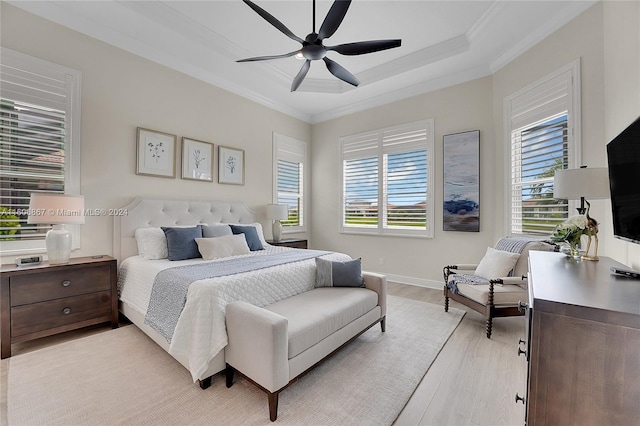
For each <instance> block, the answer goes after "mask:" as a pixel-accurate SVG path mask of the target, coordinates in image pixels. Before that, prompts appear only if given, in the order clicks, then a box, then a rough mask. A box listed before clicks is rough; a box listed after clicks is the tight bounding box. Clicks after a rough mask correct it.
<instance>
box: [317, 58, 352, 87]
mask: <svg viewBox="0 0 640 426" xmlns="http://www.w3.org/2000/svg"><path fill="white" fill-rule="evenodd" d="M322 60H323V61H324V63H325V64H327V69H328V70H329V72H330V73H331V74H333V75H335V76H336V77H338V78H339V79H340V80H342V81H346V82H347V83H349V84H352V85H354V86H358V84H360V81H359V80H358V79H357V78H356V76H355V75H353V74H351V73H350V72H349V71H347V70H346V69H345V68H343V67H342V66H341V65H339V64H338V63H337V62H335V61H332V60H331V59H329V58H327V57H326V56H325V57H324V58H322Z"/></svg>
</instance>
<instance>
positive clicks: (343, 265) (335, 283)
mask: <svg viewBox="0 0 640 426" xmlns="http://www.w3.org/2000/svg"><path fill="white" fill-rule="evenodd" d="M315 286H316V287H364V281H363V279H362V262H361V260H360V259H354V260H350V261H347V262H338V261H331V260H326V259H322V258H319V257H316V285H315Z"/></svg>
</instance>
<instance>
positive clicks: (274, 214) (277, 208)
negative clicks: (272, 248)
mask: <svg viewBox="0 0 640 426" xmlns="http://www.w3.org/2000/svg"><path fill="white" fill-rule="evenodd" d="M266 214H267V219H270V220H273V228H272V230H273V241H275V242H278V241H280V235H281V234H282V224H281V223H280V221H281V220H285V219H288V218H289V209H288V206H287V205H286V204H267V209H266Z"/></svg>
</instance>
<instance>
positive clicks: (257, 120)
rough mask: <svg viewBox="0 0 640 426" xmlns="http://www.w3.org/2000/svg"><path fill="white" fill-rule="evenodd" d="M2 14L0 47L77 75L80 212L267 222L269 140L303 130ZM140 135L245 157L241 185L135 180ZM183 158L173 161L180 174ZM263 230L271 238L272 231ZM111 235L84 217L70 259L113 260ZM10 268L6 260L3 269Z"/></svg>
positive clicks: (217, 92) (46, 26) (89, 41)
mask: <svg viewBox="0 0 640 426" xmlns="http://www.w3.org/2000/svg"><path fill="white" fill-rule="evenodd" d="M0 7H1V15H2V16H1V34H0V36H1V37H0V40H1V42H2V45H3V46H5V47H8V48H10V49H13V50H17V51H20V52H23V53H26V54H29V55H32V56H35V57H38V58H42V59H45V60H48V61H51V62H55V63H58V64H61V65H64V66H67V67H70V68H74V69H76V70H79V71H81V72H82V135H81V163H82V170H81V192H82V194H83V195H84V196H85V204H86V208H107V209H108V208H113V207H121V206H124V205H126V204H128V203H129V201H130V200H132V198H133V197H134V196H137V195H141V196H148V197H164V198H180V199H186V198H189V199H220V200H243V201H245V202H246V203H247V204H248V205H249V207H250V208H252V209H254V211H256V213H257V214H258V218H259V219H263V216H262V217H261V216H260V209H261V208H262V206H264V205H266V204H268V203H270V202H271V200H272V183H271V180H272V177H271V176H272V164H271V163H272V160H271V159H272V155H271V152H272V132H278V133H282V134H285V135H288V136H291V137H294V138H297V139H300V140H305V141H308V140H310V132H311V126H310V125H309V124H308V123H305V122H302V121H300V120H297V119H294V118H291V117H289V116H287V115H284V114H282V113H279V112H276V111H274V110H271V109H269V108H266V107H264V106H261V105H259V104H257V103H254V102H251V101H248V100H246V99H244V98H242V97H239V96H237V95H234V94H231V93H229V92H227V91H224V90H222V89H219V88H217V87H214V86H211V85H209V84H206V83H203V82H201V81H199V80H196V79H194V78H191V77H188V76H186V75H184V74H181V73H179V72H176V71H172V70H170V69H168V68H166V67H164V66H161V65H158V64H156V63H154V62H151V61H148V60H146V59H143V58H141V57H138V56H135V55H132V54H130V53H127V52H125V51H123V50H120V49H118V48H115V47H112V46H110V45H107V44H105V43H102V42H100V41H97V40H95V39H93V38H90V37H87V36H84V35H82V34H80V33H77V32H75V31H72V30H69V29H67V28H64V27H62V26H60V25H57V24H54V23H52V22H50V21H46V20H43V19H41V18H39V17H37V16H35V15H32V14H29V13H27V12H24V11H22V10H20V9H17V8H15V7H12V6H10V5H8V4H6V3H4V2H2V4H1V6H0ZM136 127H144V128H148V129H154V130H158V131H162V132H166V133H171V134H175V135H178V137H179V138H180V137H182V136H187V137H190V138H194V139H198V140H203V141H207V142H211V143H214V144H216V145H218V144H220V145H224V146H230V147H235V148H241V149H244V150H245V151H246V152H245V159H246V176H245V182H246V184H245V185H244V186H237V185H222V184H218V183H215V182H214V183H211V182H196V181H188V180H182V179H180V178H179V177H178V178H176V179H164V178H155V177H146V176H138V175H136V174H135V170H136ZM179 141H180V139H179ZM179 148H180V145H179ZM216 150H217V148H216ZM179 152H180V151H179ZM180 158H181V155H180V154H178V155H177V158H176V161H177V162H178V164H177V171H178V176H179V174H180ZM214 169H215V171H216V172H217V166H216V167H215V168H214ZM214 181H217V179H214ZM262 221H263V222H264V219H263V220H262ZM264 228H265V233H266V234H270V229H271V227H270V226H265V227H264ZM112 231H113V224H112V218H111V217H87V218H86V224H85V225H83V226H82V241H81V249H80V251H79V252H75V253H74V254H73V256H80V255H93V254H99V253H104V254H111V253H112ZM12 261H13V257H5V258H2V263H9V262H12Z"/></svg>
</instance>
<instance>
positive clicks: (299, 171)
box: [273, 133, 307, 233]
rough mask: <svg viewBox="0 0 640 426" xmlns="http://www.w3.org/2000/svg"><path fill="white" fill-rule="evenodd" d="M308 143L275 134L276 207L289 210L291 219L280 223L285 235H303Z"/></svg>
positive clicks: (274, 197)
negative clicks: (287, 233) (282, 205)
mask: <svg viewBox="0 0 640 426" xmlns="http://www.w3.org/2000/svg"><path fill="white" fill-rule="evenodd" d="M306 158H307V143H306V142H303V141H300V140H297V139H294V138H290V137H288V136H285V135H281V134H278V133H274V134H273V163H274V165H275V168H274V179H273V182H274V190H273V192H274V196H273V201H274V202H275V203H277V204H286V205H287V206H288V212H289V217H288V218H287V219H286V220H283V221H281V223H282V230H283V232H285V233H286V232H304V231H305V230H306V223H305V217H304V214H305V200H304V193H305V182H306V180H307V179H306V178H305V173H306V169H305V164H306V163H307V161H306Z"/></svg>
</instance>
